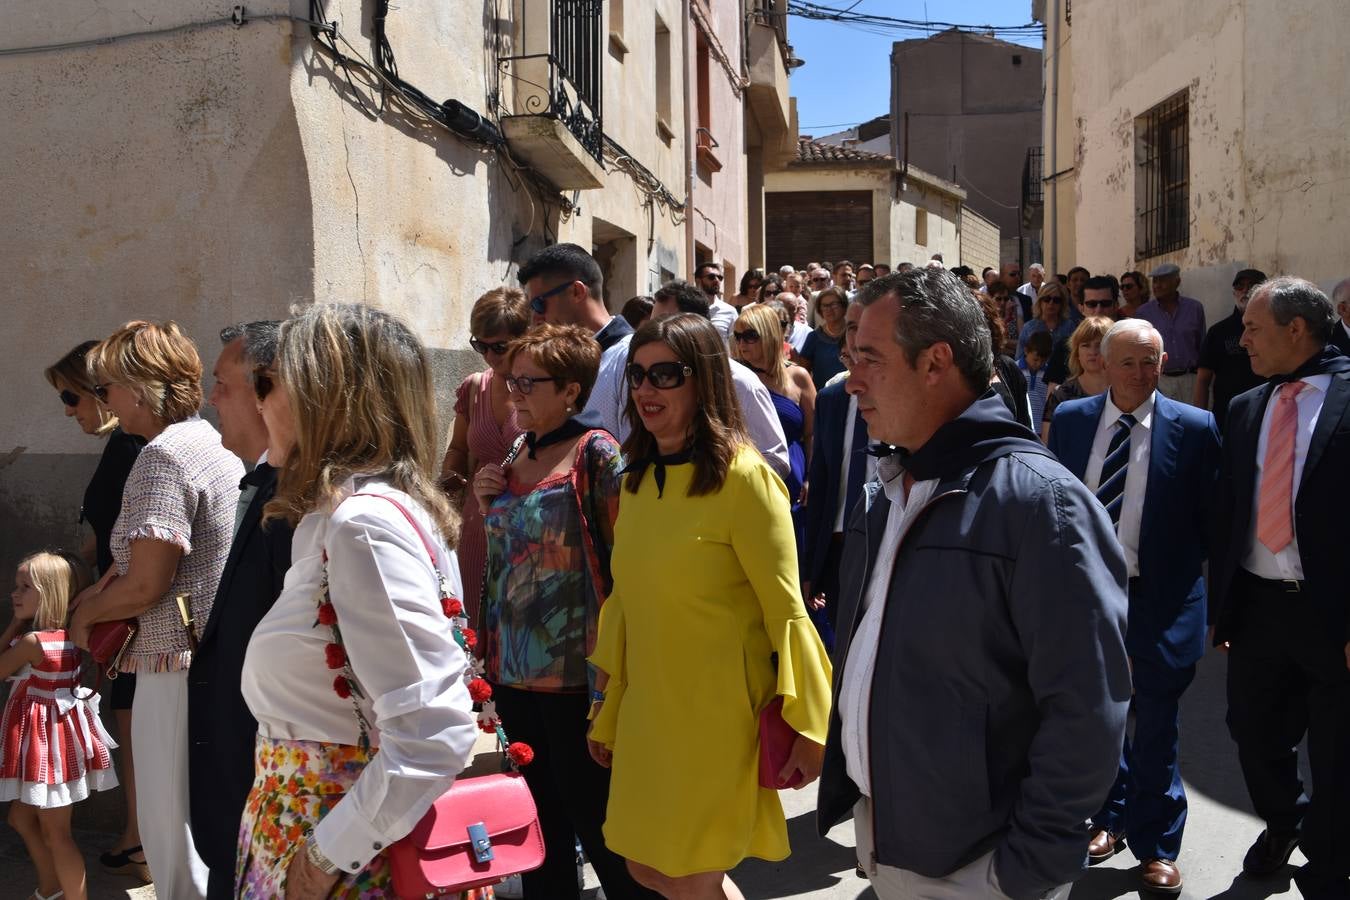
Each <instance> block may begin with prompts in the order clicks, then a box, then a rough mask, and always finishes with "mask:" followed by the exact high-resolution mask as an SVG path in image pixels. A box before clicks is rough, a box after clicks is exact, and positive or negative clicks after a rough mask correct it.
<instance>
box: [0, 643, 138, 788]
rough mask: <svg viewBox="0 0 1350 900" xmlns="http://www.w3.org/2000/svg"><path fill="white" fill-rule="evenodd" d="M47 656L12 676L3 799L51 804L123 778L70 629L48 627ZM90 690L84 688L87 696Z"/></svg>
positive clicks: (1, 772)
mask: <svg viewBox="0 0 1350 900" xmlns="http://www.w3.org/2000/svg"><path fill="white" fill-rule="evenodd" d="M37 638H38V640H39V641H40V642H41V644H42V661H41V662H40V663H37V664H36V665H28V666H24V667H23V668H22V669H20V670H19V671H18V672H16V673H15V674H14V676H13V677H11V678H10V681H11V682H12V688H11V690H10V694H9V701H8V702H7V703H6V704H5V711H4V713H3V715H0V741H3V743H0V801H5V800H19V801H21V802H23V803H27V804H29V805H30V806H37V807H41V808H44V809H46V808H50V807H56V806H68V805H69V804H71V803H78V802H79V801H81V800H83V799H84V798H85V797H88V796H89V792H90V791H105V790H108V789H110V788H114V787H116V786H117V773H116V772H115V771H114V770H113V764H112V755H111V754H110V753H109V752H108V750H109V749H110V748H113V747H116V746H117V744H115V743H114V742H113V740H112V738H111V737H109V735H108V732H107V730H106V729H105V728H104V727H103V723H102V722H101V721H100V720H99V716H98V694H96V693H94V692H92V691H89V690H87V689H85V688H81V687H79V679H80V651H79V648H77V647H76V646H75V645H74V644H72V643H71V642H70V639H69V636H68V635H67V634H66V632H65V631H40V632H38V633H37ZM81 695H82V696H81Z"/></svg>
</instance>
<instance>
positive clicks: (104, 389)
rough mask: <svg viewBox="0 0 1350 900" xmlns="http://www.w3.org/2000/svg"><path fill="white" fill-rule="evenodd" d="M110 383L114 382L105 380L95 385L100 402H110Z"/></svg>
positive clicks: (95, 394) (95, 391) (95, 393)
mask: <svg viewBox="0 0 1350 900" xmlns="http://www.w3.org/2000/svg"><path fill="white" fill-rule="evenodd" d="M110 384H112V382H111V381H105V382H104V383H103V384H96V385H94V396H95V397H96V398H97V399H98V402H99V403H107V402H108V385H110Z"/></svg>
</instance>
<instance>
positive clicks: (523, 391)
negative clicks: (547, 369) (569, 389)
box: [506, 375, 563, 397]
mask: <svg viewBox="0 0 1350 900" xmlns="http://www.w3.org/2000/svg"><path fill="white" fill-rule="evenodd" d="M550 381H551V382H553V383H554V384H557V385H561V384H562V383H563V379H561V378H559V377H558V376H557V375H552V376H543V377H540V378H533V377H531V376H529V375H513V376H511V377H509V378H507V379H506V389H507V390H508V391H509V392H511V393H512V394H520V395H522V396H526V397H528V396H529V395H530V394H533V393H534V386H535V385H536V384H545V383H547V382H550Z"/></svg>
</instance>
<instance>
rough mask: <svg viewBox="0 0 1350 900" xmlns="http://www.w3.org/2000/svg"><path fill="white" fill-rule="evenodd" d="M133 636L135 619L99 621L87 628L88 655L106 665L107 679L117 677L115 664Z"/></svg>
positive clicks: (120, 658)
mask: <svg viewBox="0 0 1350 900" xmlns="http://www.w3.org/2000/svg"><path fill="white" fill-rule="evenodd" d="M135 637H136V620H135V619H117V620H115V621H112V622H99V623H98V624H96V625H95V626H94V627H93V628H90V629H89V655H90V656H92V657H93V658H94V662H96V663H98V664H99V665H101V666H107V668H108V678H109V680H111V679H115V678H116V677H117V666H118V665H119V664H120V663H121V662H122V657H123V656H125V655H126V652H127V648H129V647H130V646H131V641H132V640H133V639H134V638H135Z"/></svg>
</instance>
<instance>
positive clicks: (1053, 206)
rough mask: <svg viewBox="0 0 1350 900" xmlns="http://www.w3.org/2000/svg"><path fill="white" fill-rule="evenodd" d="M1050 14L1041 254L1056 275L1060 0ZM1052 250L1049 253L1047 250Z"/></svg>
mask: <svg viewBox="0 0 1350 900" xmlns="http://www.w3.org/2000/svg"><path fill="white" fill-rule="evenodd" d="M1049 5H1050V15H1049V16H1047V17H1046V19H1047V21H1046V28H1045V43H1046V45H1047V47H1048V48H1049V50H1050V53H1051V56H1050V83H1049V85H1048V86H1047V90H1046V94H1047V96H1046V105H1047V106H1049V108H1050V127H1049V128H1048V129H1047V131H1048V132H1049V136H1048V138H1047V140H1046V144H1047V146H1046V148H1045V149H1046V154H1045V158H1046V167H1047V168H1048V170H1049V172H1050V177H1048V178H1047V177H1045V174H1044V172H1042V175H1041V181H1042V183H1043V185H1044V187H1045V191H1044V196H1045V203H1046V205H1047V206H1049V208H1050V216H1049V224H1050V227H1049V229H1047V230H1048V231H1049V232H1050V235H1049V237H1050V240H1048V241H1046V242H1045V246H1044V247H1042V248H1041V255H1042V256H1044V257H1045V269H1046V271H1047V272H1048V273H1050V276H1051V277H1052V278H1053V277H1054V273H1055V272H1058V271H1059V179H1058V178H1057V177H1056V176H1055V173H1056V172H1058V171H1059V146H1058V144H1059V139H1058V133H1059V0H1050V4H1049ZM1047 249H1048V250H1049V251H1050V252H1049V253H1046V252H1045V251H1046V250H1047Z"/></svg>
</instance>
